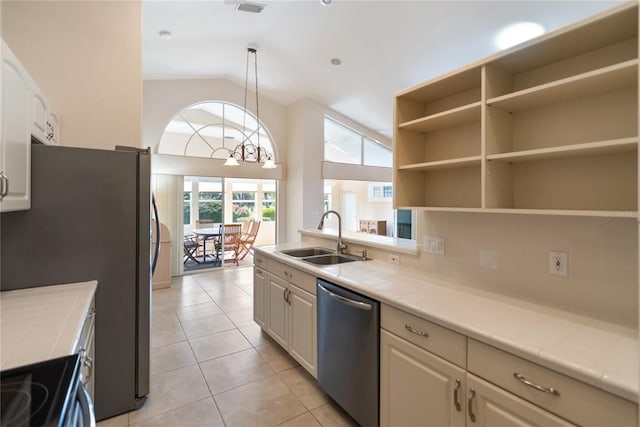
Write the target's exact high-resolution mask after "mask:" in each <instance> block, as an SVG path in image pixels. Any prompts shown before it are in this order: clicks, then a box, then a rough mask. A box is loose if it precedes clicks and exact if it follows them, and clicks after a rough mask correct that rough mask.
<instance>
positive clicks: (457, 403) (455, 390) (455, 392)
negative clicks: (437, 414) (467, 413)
mask: <svg viewBox="0 0 640 427" xmlns="http://www.w3.org/2000/svg"><path fill="white" fill-rule="evenodd" d="M461 384H462V383H461V382H460V379H458V378H456V385H455V387H454V388H453V403H454V405H455V406H456V411H458V412H460V411H461V410H462V405H460V401H459V400H458V390H460V385H461Z"/></svg>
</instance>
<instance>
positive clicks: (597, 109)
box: [394, 3, 639, 217]
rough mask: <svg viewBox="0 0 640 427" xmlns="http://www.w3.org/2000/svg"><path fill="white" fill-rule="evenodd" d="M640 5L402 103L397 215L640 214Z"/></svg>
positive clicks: (490, 61) (431, 84) (401, 97)
mask: <svg viewBox="0 0 640 427" xmlns="http://www.w3.org/2000/svg"><path fill="white" fill-rule="evenodd" d="M638 65H639V61H638V4H637V3H627V4H623V5H621V6H618V7H616V8H614V9H611V10H609V11H606V12H604V13H602V14H600V15H597V16H595V17H592V18H590V19H588V20H585V21H582V22H580V23H577V24H574V25H572V26H569V27H566V28H563V29H560V30H558V31H555V32H553V33H549V34H546V35H544V36H542V37H540V38H538V39H536V40H532V41H529V42H527V43H524V44H522V45H520V46H517V47H514V48H512V49H510V50H507V51H504V52H501V53H499V54H497V55H494V56H492V57H489V58H487V59H485V60H483V61H479V62H477V63H474V64H472V65H470V66H468V67H465V68H463V69H461V70H457V71H454V72H452V73H449V74H446V75H444V76H442V77H439V78H436V79H434V80H431V81H428V82H425V83H422V84H420V85H417V86H414V87H412V88H409V89H406V90H404V91H402V92H400V93H398V94H396V97H395V132H394V185H395V188H394V207H396V208H412V209H424V210H453V211H478V212H502V213H504V212H513V213H534V214H552V215H586V216H607V217H638V142H639V139H638V75H639V74H638Z"/></svg>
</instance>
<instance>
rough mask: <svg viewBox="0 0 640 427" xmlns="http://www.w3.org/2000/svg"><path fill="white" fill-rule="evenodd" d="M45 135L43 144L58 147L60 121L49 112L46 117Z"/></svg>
mask: <svg viewBox="0 0 640 427" xmlns="http://www.w3.org/2000/svg"><path fill="white" fill-rule="evenodd" d="M45 124H46V126H47V133H46V136H45V139H46V141H45V143H46V144H50V145H60V119H58V116H57V115H56V114H55V113H53V112H51V110H49V114H48V115H47V122H46V123H45Z"/></svg>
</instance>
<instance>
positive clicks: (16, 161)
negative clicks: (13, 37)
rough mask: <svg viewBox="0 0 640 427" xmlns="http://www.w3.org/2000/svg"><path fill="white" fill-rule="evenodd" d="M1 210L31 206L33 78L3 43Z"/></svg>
mask: <svg viewBox="0 0 640 427" xmlns="http://www.w3.org/2000/svg"><path fill="white" fill-rule="evenodd" d="M0 56H1V58H2V83H1V85H2V88H1V92H2V107H1V108H2V112H1V115H2V121H1V123H0V127H1V128H2V139H1V140H0V144H1V147H0V156H1V157H0V177H1V182H2V185H1V189H0V195H1V196H0V211H1V212H8V211H16V210H25V209H29V208H30V207H31V131H30V126H29V121H30V110H31V87H30V84H31V78H30V77H29V74H28V73H27V70H26V69H25V68H24V67H23V66H22V64H21V63H20V61H19V60H18V58H16V56H15V55H14V54H13V52H12V51H11V49H9V47H8V46H7V44H6V43H5V42H4V41H2V52H1V55H0Z"/></svg>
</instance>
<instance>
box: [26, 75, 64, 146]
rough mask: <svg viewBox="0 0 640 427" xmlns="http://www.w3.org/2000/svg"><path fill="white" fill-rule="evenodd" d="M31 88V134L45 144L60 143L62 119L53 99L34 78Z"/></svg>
mask: <svg viewBox="0 0 640 427" xmlns="http://www.w3.org/2000/svg"><path fill="white" fill-rule="evenodd" d="M31 88H32V90H31V92H32V94H31V119H30V123H31V125H30V126H31V135H33V136H34V137H35V138H36V139H37V140H38V141H40V142H42V143H43V144H47V145H58V136H59V131H60V130H59V127H60V120H58V116H57V115H56V114H55V113H54V112H53V107H52V105H51V101H49V99H48V98H47V97H46V95H45V94H44V93H43V92H42V90H40V88H39V87H38V84H37V83H36V82H35V81H33V80H32V81H31Z"/></svg>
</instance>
